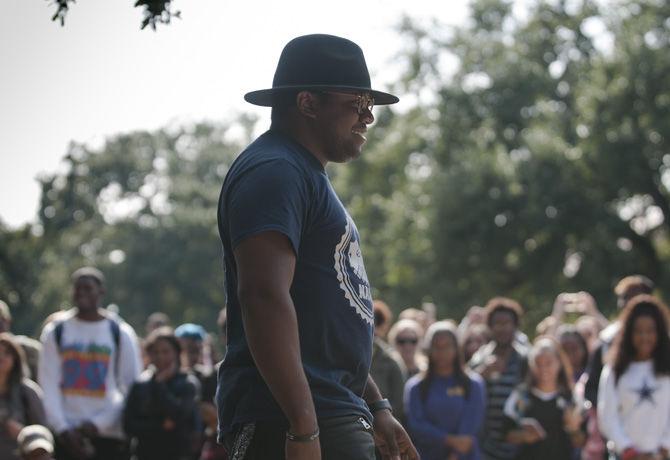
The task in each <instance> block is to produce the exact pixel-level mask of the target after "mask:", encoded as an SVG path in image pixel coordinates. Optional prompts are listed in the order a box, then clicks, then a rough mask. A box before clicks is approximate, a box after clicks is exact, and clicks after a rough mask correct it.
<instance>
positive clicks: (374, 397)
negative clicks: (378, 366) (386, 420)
mask: <svg viewBox="0 0 670 460" xmlns="http://www.w3.org/2000/svg"><path fill="white" fill-rule="evenodd" d="M383 398H384V397H383V396H382V394H381V392H380V391H379V387H377V384H376V383H375V381H374V380H372V376H371V375H370V374H368V381H367V383H366V384H365V391H364V392H363V399H364V400H365V402H366V403H367V404H370V403H373V402H375V401H379V400H380V399H383Z"/></svg>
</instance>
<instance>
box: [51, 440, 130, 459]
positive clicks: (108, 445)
mask: <svg viewBox="0 0 670 460" xmlns="http://www.w3.org/2000/svg"><path fill="white" fill-rule="evenodd" d="M89 439H90V440H91V444H92V445H93V448H94V449H95V456H94V457H91V458H90V460H128V459H129V458H130V454H129V450H128V443H127V442H126V441H122V440H120V439H111V438H89ZM55 457H56V460H80V459H78V458H76V457H73V456H72V455H71V454H70V453H69V452H68V451H67V450H66V449H65V446H63V444H62V443H60V442H59V438H58V437H56V455H55Z"/></svg>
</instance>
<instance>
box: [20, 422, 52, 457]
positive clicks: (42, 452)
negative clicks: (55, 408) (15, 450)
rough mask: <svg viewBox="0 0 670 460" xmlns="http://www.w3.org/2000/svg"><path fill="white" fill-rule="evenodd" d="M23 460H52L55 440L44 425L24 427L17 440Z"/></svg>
mask: <svg viewBox="0 0 670 460" xmlns="http://www.w3.org/2000/svg"><path fill="white" fill-rule="evenodd" d="M17 443H18V445H19V453H20V454H21V458H22V460H52V459H53V456H52V455H53V453H54V438H53V436H52V434H51V432H50V431H49V430H48V429H47V428H46V427H44V426H42V425H28V426H26V427H23V429H22V430H21V431H20V432H19V436H18V438H17Z"/></svg>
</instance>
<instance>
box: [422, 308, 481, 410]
mask: <svg viewBox="0 0 670 460" xmlns="http://www.w3.org/2000/svg"><path fill="white" fill-rule="evenodd" d="M440 335H446V336H448V337H449V338H450V339H451V341H452V344H453V346H454V347H455V348H456V353H455V357H454V362H453V363H452V366H453V377H454V379H455V380H456V382H458V384H459V385H461V386H462V387H463V390H464V395H465V399H468V398H469V397H470V377H468V374H466V372H465V368H464V367H463V352H462V350H461V347H460V346H459V343H458V330H457V328H456V325H455V324H453V323H451V322H450V321H438V322H436V323H433V324H432V325H431V326H430V327H429V328H428V330H427V331H426V335H425V337H424V341H423V351H424V353H425V354H426V357H427V358H428V368H427V369H426V371H425V372H423V374H422V377H421V382H420V383H419V395H420V396H421V400H422V401H423V402H426V399H427V398H428V392H429V390H430V385H431V383H432V382H433V379H434V378H435V363H434V362H433V360H432V358H431V350H432V348H433V345H434V343H435V339H436V338H437V337H438V336H440Z"/></svg>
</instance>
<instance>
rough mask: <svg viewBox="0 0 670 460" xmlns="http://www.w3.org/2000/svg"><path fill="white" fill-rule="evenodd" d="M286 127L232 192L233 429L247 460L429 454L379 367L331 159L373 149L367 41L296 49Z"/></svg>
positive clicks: (229, 417)
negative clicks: (367, 146) (382, 382)
mask: <svg viewBox="0 0 670 460" xmlns="http://www.w3.org/2000/svg"><path fill="white" fill-rule="evenodd" d="M245 99H246V100H247V101H248V102H250V103H252V104H256V105H261V106H267V107H272V126H271V128H270V130H269V131H267V132H266V133H264V134H263V135H261V136H260V137H259V138H258V139H256V140H255V141H254V142H253V143H252V144H251V145H249V146H248V147H247V148H246V149H245V150H244V151H243V152H242V153H241V154H240V156H239V157H238V158H237V159H236V160H235V162H234V163H233V165H232V166H231V168H230V170H229V172H228V174H227V176H226V179H225V181H224V183H223V188H222V190H221V196H220V199H219V212H218V221H219V234H220V236H221V241H222V243H223V249H224V265H225V277H226V279H225V281H226V283H225V284H226V296H227V305H226V308H227V314H228V346H227V354H226V358H225V360H224V361H223V363H222V365H221V367H220V369H219V387H218V391H217V406H218V410H219V439H220V441H221V442H224V443H225V444H226V445H227V447H228V451H229V455H230V457H231V458H232V459H233V460H239V459H252V460H253V459H263V460H273V459H284V458H286V459H289V460H303V459H305V460H307V459H309V460H314V459H328V460H331V459H334V460H342V459H351V460H359V459H360V460H371V459H374V458H375V453H374V446H375V444H376V445H377V447H378V448H379V450H380V451H381V453H382V456H383V457H384V458H388V459H401V458H402V459H418V454H417V453H416V450H415V449H414V446H413V445H412V443H411V441H410V440H409V437H408V436H407V433H406V432H405V430H404V429H403V428H402V426H401V425H400V424H399V423H398V422H397V420H396V419H395V418H394V417H393V415H392V412H391V411H392V408H391V406H390V404H389V403H388V400H386V399H383V397H382V395H380V393H379V390H378V389H377V386H376V385H375V384H374V382H373V381H372V379H371V378H370V376H369V369H370V360H371V351H372V340H373V324H374V315H373V309H372V297H371V293H370V284H369V282H368V279H367V274H366V272H365V266H364V264H363V257H362V254H361V245H360V238H359V235H358V231H357V229H356V225H355V224H354V222H353V220H352V218H351V216H349V214H348V213H347V211H346V209H345V208H344V206H343V205H342V203H341V202H340V200H339V198H338V197H337V195H336V194H335V191H334V190H333V188H332V186H331V184H330V181H329V179H328V175H327V173H326V171H325V166H326V165H327V164H328V162H331V161H332V162H336V163H343V162H346V161H348V160H351V159H354V158H356V157H357V156H359V155H360V153H361V148H362V146H363V144H364V143H365V141H366V138H365V135H366V130H367V126H368V125H369V124H370V123H372V122H373V121H374V117H373V115H372V107H373V105H374V104H378V105H379V104H382V105H383V104H393V103H395V102H397V101H398V98H397V97H395V96H393V95H391V94H387V93H383V92H380V91H376V90H373V89H372V88H371V85H370V75H369V73H368V69H367V66H366V63H365V58H364V57H363V52H362V50H361V49H360V48H359V47H358V45H356V44H355V43H353V42H351V41H349V40H346V39H343V38H339V37H334V36H331V35H307V36H303V37H298V38H296V39H294V40H292V41H290V42H289V43H288V44H287V45H286V47H285V48H284V50H283V51H282V54H281V57H280V59H279V63H278V65H277V69H276V72H275V76H274V80H273V84H272V88H270V89H265V90H260V91H254V92H251V93H248V94H246V95H245Z"/></svg>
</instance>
